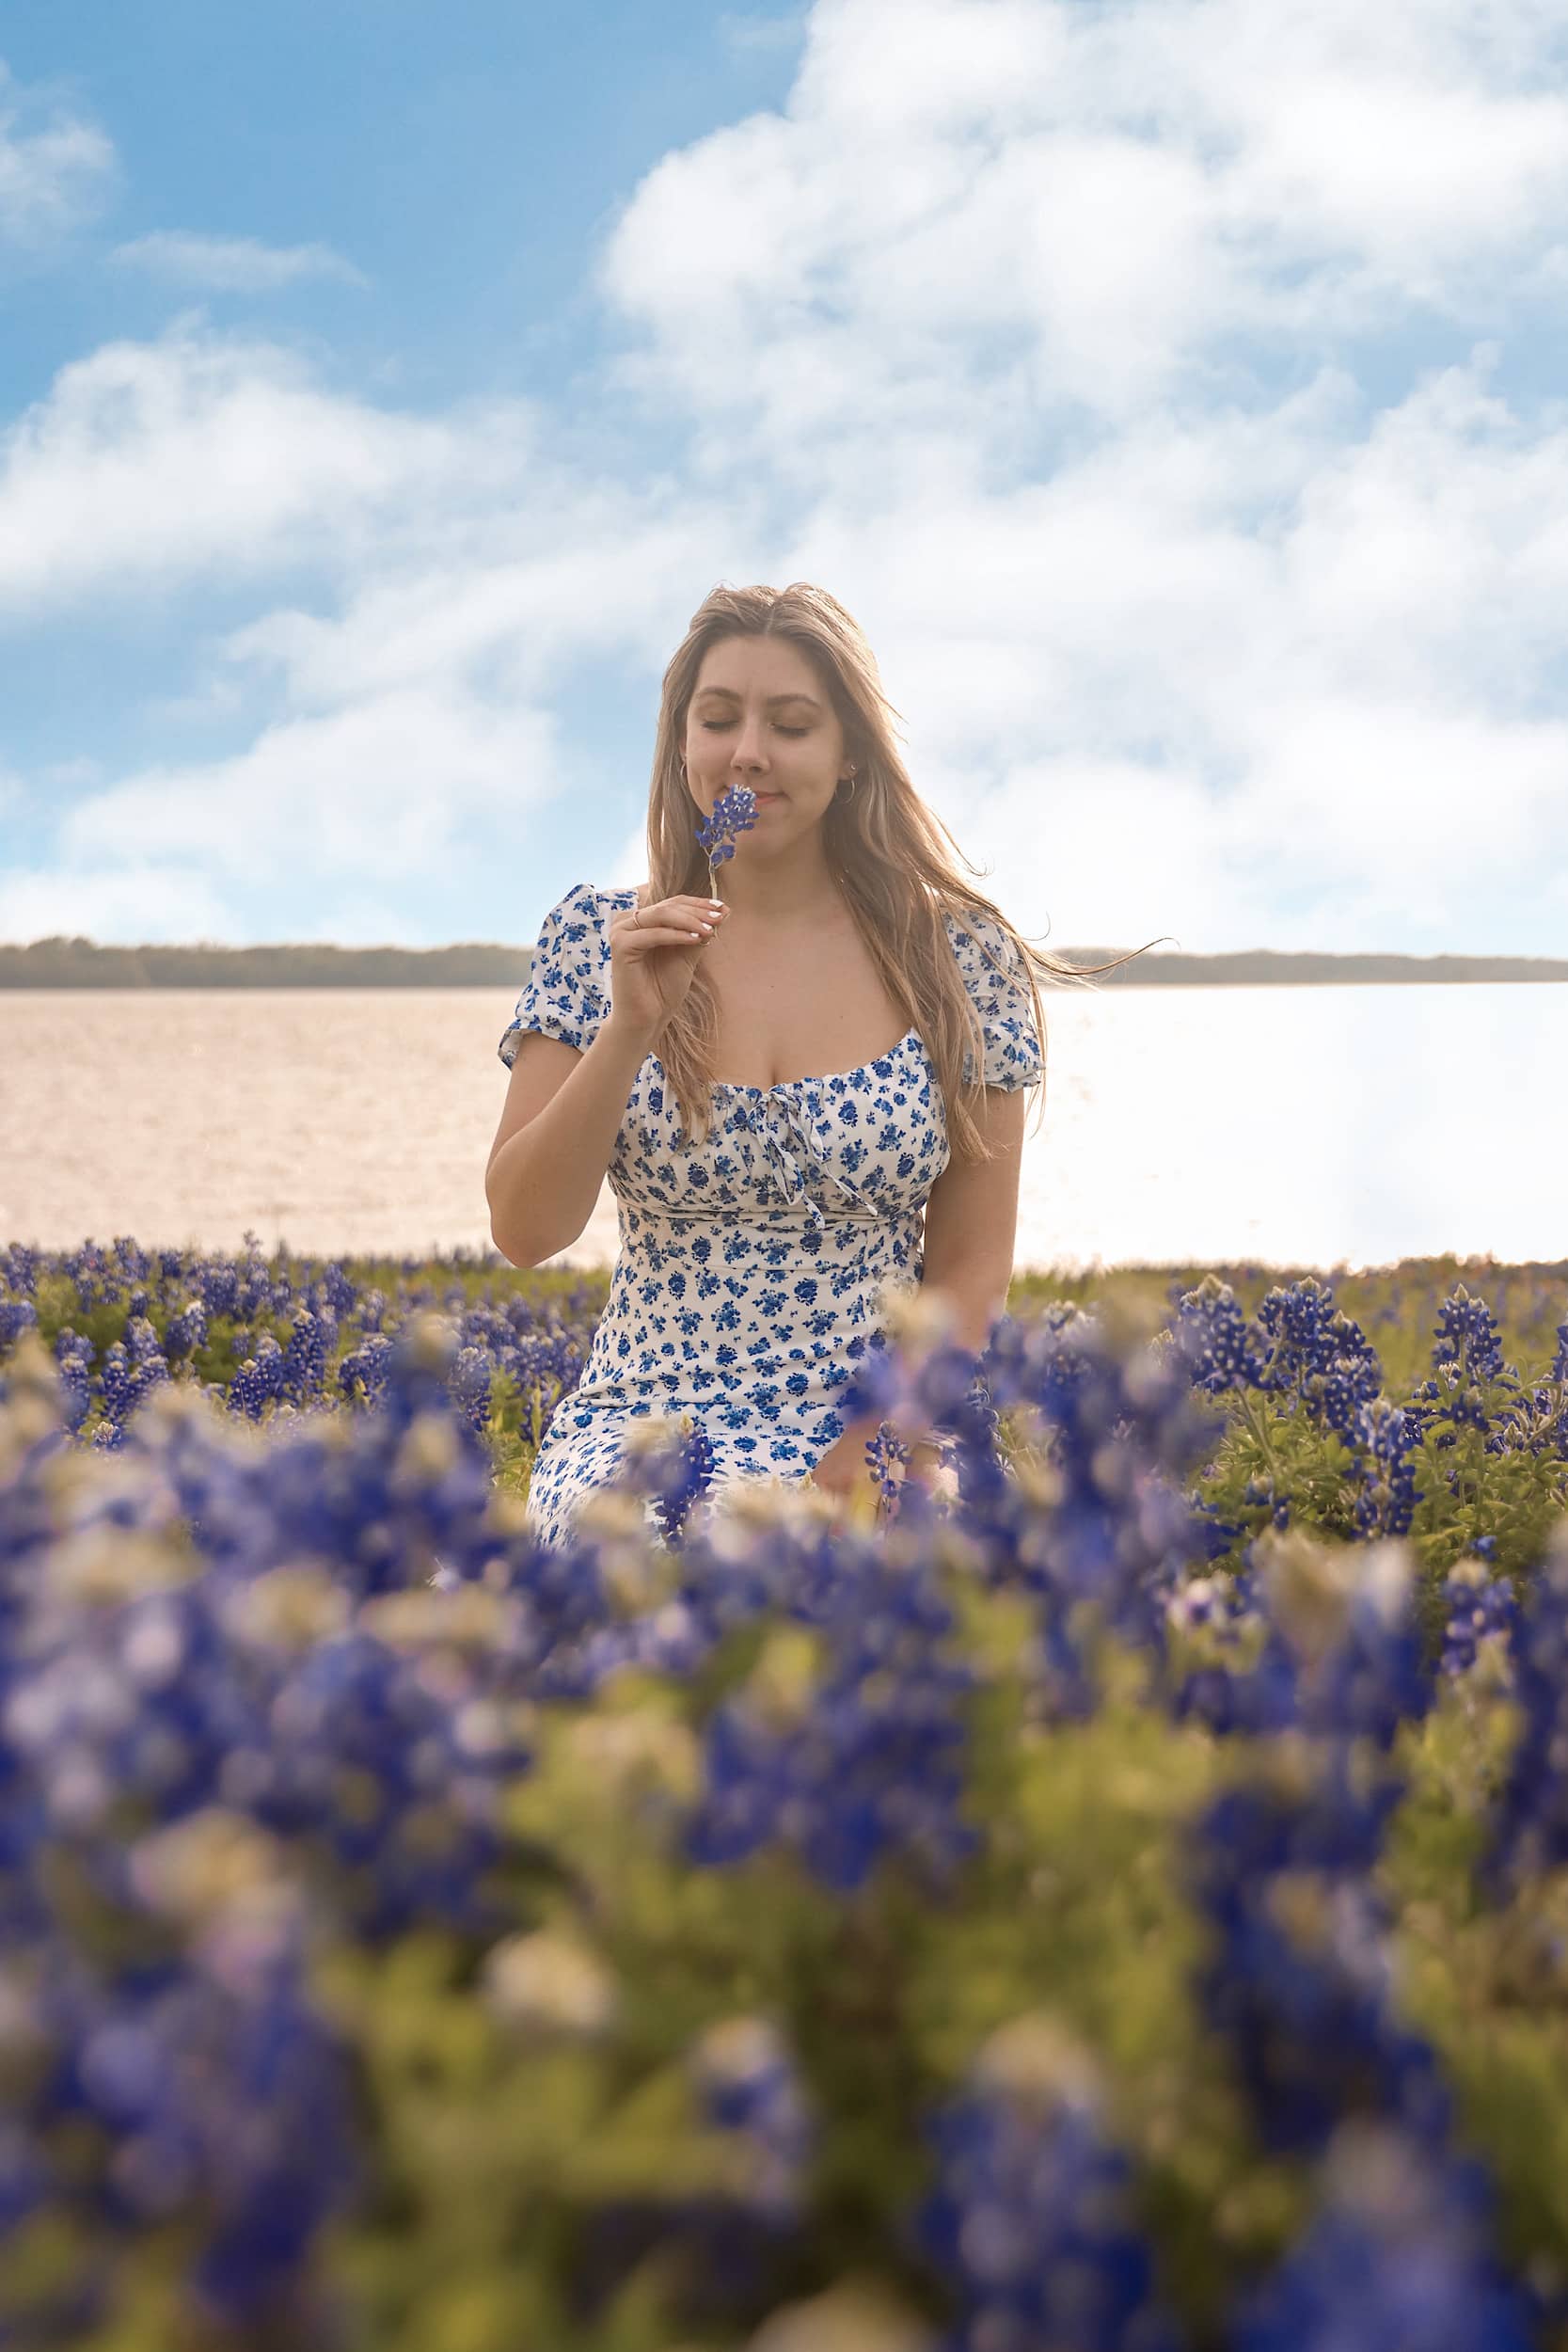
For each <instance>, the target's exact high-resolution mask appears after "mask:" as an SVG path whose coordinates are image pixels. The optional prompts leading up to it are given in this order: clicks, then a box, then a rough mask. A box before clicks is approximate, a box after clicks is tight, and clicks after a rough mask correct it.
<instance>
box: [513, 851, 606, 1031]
mask: <svg viewBox="0 0 1568 2352" xmlns="http://www.w3.org/2000/svg"><path fill="white" fill-rule="evenodd" d="M607 954H608V941H607V938H606V934H605V929H604V918H603V914H602V913H601V910H600V907H599V900H598V893H597V892H596V891H595V890H594V886H593V884H592V883H591V882H576V883H574V885H573V887H572V888H571V889H570V890H568V892H567V893H566V896H565V897H564V898H562V899H561V900H559V902H558V903H557V904H556V905H555V906H553V907H551V909H550V911H549V913H548V914H546V917H545V919H544V921H543V922H542V923H541V925H540V926H539V938H538V942H537V944H536V946H535V947H534V950H533V957H532V961H531V963H530V965H529V975H528V979H527V982H526V983H525V985H524V988H523V993H522V994H521V995H520V996H519V997H518V999H517V1004H516V1009H515V1011H514V1013H513V1015H512V1018H511V1020H510V1021H509V1022H508V1023H507V1025H506V1027H505V1028H504V1029H503V1030H502V1031H501V1039H500V1043H499V1046H498V1047H497V1049H496V1050H497V1052H498V1054H499V1057H500V1058H501V1060H502V1061H503V1062H504V1063H505V1064H506V1067H507V1068H508V1070H510V1069H511V1067H512V1065H513V1063H514V1062H515V1059H516V1058H517V1040H518V1038H519V1037H520V1036H521V1035H522V1033H523V1031H524V1030H525V1029H537V1030H538V1031H539V1033H540V1035H541V1036H543V1037H558V1038H559V1039H560V1040H561V1041H562V1044H563V1045H575V1046H576V1047H577V1049H578V1053H579V1054H580V1053H584V1052H586V1051H587V1049H588V1047H589V1046H590V1045H591V1044H592V1043H593V1041H594V1038H595V1037H596V1035H597V1034H598V1030H599V1025H600V1024H601V1022H603V1020H604V1018H605V1016H606V1014H607V1013H608V1012H609V1010H610V998H609V996H608V994H607V993H606V991H605V986H604V966H605V960H606V957H607Z"/></svg>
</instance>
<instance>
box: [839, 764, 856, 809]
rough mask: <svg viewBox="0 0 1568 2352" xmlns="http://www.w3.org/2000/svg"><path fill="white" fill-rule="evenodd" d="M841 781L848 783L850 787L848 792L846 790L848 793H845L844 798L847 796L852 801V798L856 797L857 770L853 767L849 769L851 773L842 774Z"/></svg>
mask: <svg viewBox="0 0 1568 2352" xmlns="http://www.w3.org/2000/svg"><path fill="white" fill-rule="evenodd" d="M839 782H840V784H847V786H848V787H849V789H848V791H847V792H846V793H845V795H844V798H845V799H846V800H847V801H852V800H853V799H854V797H855V771H854V770H853V769H852V768H851V769H850V771H849V773H848V774H847V776H840V778H839Z"/></svg>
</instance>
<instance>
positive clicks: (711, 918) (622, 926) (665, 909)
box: [610, 894, 729, 947]
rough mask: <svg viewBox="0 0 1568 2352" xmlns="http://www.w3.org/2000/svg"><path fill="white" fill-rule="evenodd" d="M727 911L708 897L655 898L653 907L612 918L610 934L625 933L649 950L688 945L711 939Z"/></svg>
mask: <svg viewBox="0 0 1568 2352" xmlns="http://www.w3.org/2000/svg"><path fill="white" fill-rule="evenodd" d="M728 913H729V909H728V907H726V906H723V905H721V904H720V903H719V902H718V901H716V900H713V899H709V898H690V897H688V896H686V895H684V894H683V895H682V896H680V897H677V898H659V899H656V900H655V902H654V903H653V905H651V906H645V907H641V908H631V909H628V911H627V912H626V914H620V915H617V916H615V918H614V919H613V921H612V922H611V924H610V932H611V935H612V936H614V935H615V934H616V933H619V932H625V933H626V934H628V935H629V936H630V937H633V938H635V939H637V940H639V941H640V942H641V943H643V944H645V945H646V946H652V947H669V946H683V947H684V946H690V945H691V944H692V942H693V941H700V940H706V939H711V938H712V937H713V935H714V933H715V932H716V931H717V930H718V929H719V926H720V924H721V922H722V921H723V920H724V917H725V916H726V915H727V914H728Z"/></svg>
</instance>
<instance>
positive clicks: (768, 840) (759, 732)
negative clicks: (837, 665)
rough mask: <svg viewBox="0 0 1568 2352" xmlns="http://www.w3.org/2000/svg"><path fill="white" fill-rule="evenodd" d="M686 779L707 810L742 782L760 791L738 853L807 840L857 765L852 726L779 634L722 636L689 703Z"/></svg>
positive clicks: (797, 652)
mask: <svg viewBox="0 0 1568 2352" xmlns="http://www.w3.org/2000/svg"><path fill="white" fill-rule="evenodd" d="M682 749H683V751H684V752H685V755H686V788H687V790H688V791H689V793H690V795H691V798H692V800H693V801H694V802H695V803H696V804H697V806H698V808H699V809H700V810H701V812H702V814H703V816H704V817H705V818H707V817H710V816H711V815H712V814H713V804H714V803H715V802H716V801H717V800H718V799H719V798H720V797H721V794H723V793H725V792H727V791H728V790H729V788H730V787H731V786H732V785H736V784H744V785H749V786H750V787H751V789H752V791H753V792H754V793H755V794H756V796H757V820H756V823H755V825H754V826H752V828H751V830H750V831H749V832H746V833H743V834H741V835H740V840H739V844H738V846H737V850H736V854H737V855H738V856H745V855H748V854H750V853H752V852H753V845H754V849H755V850H764V851H766V850H768V849H769V848H777V847H783V846H784V845H786V844H788V843H790V842H796V841H799V840H800V837H801V835H802V834H806V833H809V832H810V830H811V828H812V827H813V826H814V825H817V824H819V823H820V822H821V820H822V818H823V815H824V814H825V812H826V810H827V809H828V807H829V805H830V803H832V798H833V795H834V793H835V791H836V790H837V788H838V780H839V778H840V776H842V775H844V774H845V773H846V772H847V760H846V757H845V749H844V729H843V727H842V726H841V725H840V724H839V722H838V719H837V717H836V716H835V714H834V711H833V707H832V704H831V703H830V701H829V700H828V696H827V693H826V691H825V690H824V688H823V685H822V681H821V679H820V678H819V677H818V676H817V675H816V671H815V670H814V669H813V667H812V665H811V663H810V662H809V661H808V660H807V659H806V657H805V655H804V654H803V653H801V652H800V649H799V647H798V646H795V645H792V644H789V643H788V642H787V641H786V640H785V639H784V638H779V637H721V638H720V639H719V641H718V642H717V644H712V645H710V646H709V647H708V649H707V651H706V653H705V655H704V656H703V661H702V667H701V668H700V669H699V671H698V673H697V683H696V686H695V687H694V689H693V690H692V695H691V700H690V702H689V705H688V706H687V713H686V739H685V741H684V743H683V745H682Z"/></svg>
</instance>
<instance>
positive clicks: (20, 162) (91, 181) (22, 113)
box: [0, 62, 115, 249]
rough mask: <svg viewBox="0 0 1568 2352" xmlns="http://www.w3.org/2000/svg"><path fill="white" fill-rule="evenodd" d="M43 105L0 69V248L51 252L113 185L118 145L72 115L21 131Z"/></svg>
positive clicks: (61, 113)
mask: <svg viewBox="0 0 1568 2352" xmlns="http://www.w3.org/2000/svg"><path fill="white" fill-rule="evenodd" d="M46 104H47V101H46V99H45V97H44V94H43V91H42V89H41V88H40V87H36V86H29V87H24V86H23V85H22V84H21V83H20V82H18V81H17V80H16V78H15V76H14V75H13V74H12V73H11V72H9V71H8V68H7V67H6V65H5V64H4V63H3V62H0V245H7V244H8V245H10V246H18V247H22V248H24V249H28V248H34V247H40V246H44V247H46V246H50V245H52V244H53V243H54V242H55V240H56V239H57V238H59V237H60V236H61V235H63V234H64V233H65V232H67V231H68V230H71V229H74V228H75V227H76V226H77V225H78V223H80V222H81V221H83V220H85V219H87V218H88V217H89V216H90V215H92V214H93V213H94V212H96V210H97V209H98V207H99V205H100V204H101V203H102V202H103V199H104V198H105V196H106V194H107V193H108V190H109V188H110V186H111V184H112V182H113V180H114V176H115V150H114V145H113V142H112V141H111V140H110V139H109V138H107V137H106V136H105V135H104V134H103V132H102V131H101V130H99V128H98V127H97V125H96V124H95V123H92V122H89V121H87V120H86V119H84V118H83V117H82V116H81V115H80V114H78V113H76V112H74V111H73V110H71V108H70V107H68V106H66V105H64V104H59V103H56V104H55V106H54V107H53V108H52V109H51V111H50V113H49V118H48V119H47V121H45V122H43V123H42V124H40V127H39V128H37V129H36V130H35V129H28V128H24V127H23V126H24V124H25V123H26V122H28V121H29V120H30V119H31V118H33V117H35V116H36V115H38V114H39V113H40V111H41V110H42V109H43V108H44V106H45V105H46Z"/></svg>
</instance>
